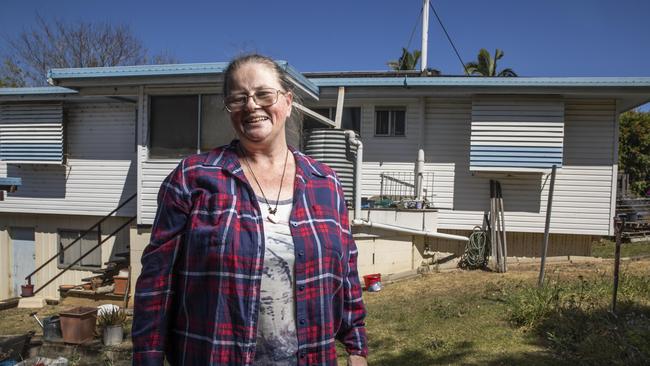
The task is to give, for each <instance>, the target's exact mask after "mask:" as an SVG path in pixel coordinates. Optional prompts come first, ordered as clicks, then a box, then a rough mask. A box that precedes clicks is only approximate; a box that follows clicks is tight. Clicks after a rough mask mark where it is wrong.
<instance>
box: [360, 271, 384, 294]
mask: <svg viewBox="0 0 650 366" xmlns="http://www.w3.org/2000/svg"><path fill="white" fill-rule="evenodd" d="M363 283H364V285H365V287H364V288H365V289H366V291H369V292H377V291H380V290H381V273H373V274H368V275H365V276H363Z"/></svg>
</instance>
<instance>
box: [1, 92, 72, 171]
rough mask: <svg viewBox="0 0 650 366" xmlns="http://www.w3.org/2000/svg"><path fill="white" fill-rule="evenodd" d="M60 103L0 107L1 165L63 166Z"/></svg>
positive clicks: (61, 107) (17, 104)
mask: <svg viewBox="0 0 650 366" xmlns="http://www.w3.org/2000/svg"><path fill="white" fill-rule="evenodd" d="M63 135H64V134H63V104H62V103H61V102H54V103H52V102H42V103H41V102H38V103H0V161H3V162H7V163H20V164H55V165H60V164H62V163H63V153H64V152H63V148H64V147H63Z"/></svg>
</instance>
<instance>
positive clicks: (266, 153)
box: [133, 55, 368, 365]
mask: <svg viewBox="0 0 650 366" xmlns="http://www.w3.org/2000/svg"><path fill="white" fill-rule="evenodd" d="M291 85H292V84H291V82H290V79H289V77H288V75H287V74H286V73H285V72H284V70H282V69H281V68H280V67H279V66H278V65H277V64H276V63H275V62H274V61H273V60H271V59H269V58H267V57H265V56H260V55H249V56H244V57H241V58H238V59H235V60H234V61H232V62H231V63H230V65H229V66H228V68H227V69H226V72H225V75H224V96H225V97H224V105H225V109H226V110H227V111H228V112H229V113H230V121H231V124H232V126H233V128H234V130H235V133H236V134H237V137H238V140H233V141H232V142H231V143H230V144H229V145H226V146H222V147H218V148H216V149H213V150H212V151H210V152H208V153H203V154H197V155H192V156H190V157H188V158H186V159H184V160H183V161H181V163H180V164H179V165H178V167H177V168H176V169H175V170H174V171H173V172H172V173H171V174H170V175H169V176H168V177H167V178H166V179H165V181H164V182H163V184H162V186H161V188H160V192H159V195H158V212H157V215H156V219H155V221H154V226H153V228H152V235H151V242H150V244H149V245H148V246H147V248H146V249H145V251H144V253H143V256H142V265H143V268H142V273H141V275H140V277H139V279H138V283H137V287H136V300H135V311H134V323H133V344H134V356H133V359H134V365H162V364H163V360H164V359H165V357H166V358H167V360H168V361H169V363H170V364H172V365H178V364H184V365H235V364H236V365H240V364H241V365H312V364H318V365H336V348H335V340H339V341H341V342H342V343H343V344H344V345H345V348H346V350H347V352H348V353H349V354H350V358H349V362H350V364H352V365H366V359H365V357H366V355H367V353H368V349H367V340H366V332H365V323H364V318H365V314H366V313H365V308H364V305H363V301H362V298H361V286H360V284H359V276H358V273H357V268H356V267H357V249H356V245H355V243H354V240H353V239H352V232H351V230H350V225H349V219H348V212H347V208H346V205H345V199H344V195H343V190H342V187H341V183H340V182H339V180H338V178H337V177H336V174H335V173H334V171H333V170H332V169H331V168H329V167H328V166H326V165H324V164H322V163H319V162H317V161H315V160H313V159H312V158H310V157H308V156H306V155H304V154H302V153H300V152H299V151H297V150H295V149H294V148H292V147H289V146H288V145H287V140H286V123H287V120H288V119H289V118H290V116H291V115H292V110H293V109H292V102H293V101H294V98H295V95H294V94H293V92H292V88H291Z"/></svg>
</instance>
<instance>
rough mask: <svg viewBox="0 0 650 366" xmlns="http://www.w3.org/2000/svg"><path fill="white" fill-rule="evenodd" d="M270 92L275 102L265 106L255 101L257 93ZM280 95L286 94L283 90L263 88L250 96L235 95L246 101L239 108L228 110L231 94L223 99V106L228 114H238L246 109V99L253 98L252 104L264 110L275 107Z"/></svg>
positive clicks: (243, 94) (244, 94)
mask: <svg viewBox="0 0 650 366" xmlns="http://www.w3.org/2000/svg"><path fill="white" fill-rule="evenodd" d="M270 90H274V91H275V100H274V101H273V103H271V104H265V105H262V104H260V103H259V101H258V100H257V93H258V92H262V91H270ZM280 94H282V95H286V94H287V92H286V91H283V90H280V89H275V88H264V89H260V90H257V91H254V92H253V93H252V94H246V93H241V94H237V95H242V96H246V101H245V102H244V104H242V105H241V107H239V108H230V107H228V97H230V96H232V94H231V95H229V96H227V97H224V98H223V106H224V108H225V109H226V110H227V111H228V112H230V113H232V112H239V111H241V110H242V109H244V108H245V107H246V104H248V99H249V98H253V102H254V103H255V104H257V105H258V106H260V107H262V108H266V107H270V106H272V105H275V104H276V103H277V102H278V100H279V99H280Z"/></svg>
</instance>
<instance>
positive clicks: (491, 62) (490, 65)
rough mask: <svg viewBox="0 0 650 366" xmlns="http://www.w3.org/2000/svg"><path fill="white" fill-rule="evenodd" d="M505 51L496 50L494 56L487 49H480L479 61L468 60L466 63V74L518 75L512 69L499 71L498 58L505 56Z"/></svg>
mask: <svg viewBox="0 0 650 366" xmlns="http://www.w3.org/2000/svg"><path fill="white" fill-rule="evenodd" d="M503 55H504V53H503V51H502V50H500V49H498V48H497V49H496V51H494V58H492V56H491V55H490V53H489V52H488V51H487V50H486V49H485V48H481V50H480V51H478V60H477V61H478V62H468V63H467V64H466V65H465V74H467V75H479V76H510V77H516V76H517V74H516V73H515V72H514V71H513V70H512V69H503V70H501V71H499V73H497V60H499V59H501V58H502V57H503Z"/></svg>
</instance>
